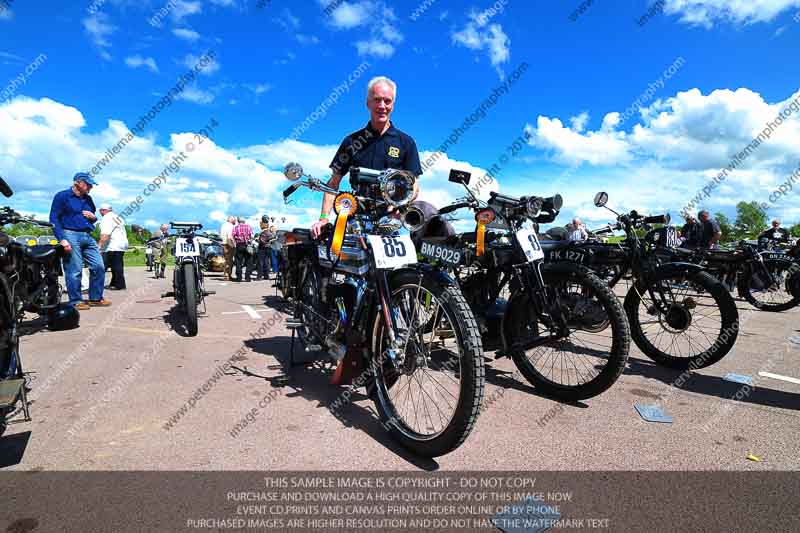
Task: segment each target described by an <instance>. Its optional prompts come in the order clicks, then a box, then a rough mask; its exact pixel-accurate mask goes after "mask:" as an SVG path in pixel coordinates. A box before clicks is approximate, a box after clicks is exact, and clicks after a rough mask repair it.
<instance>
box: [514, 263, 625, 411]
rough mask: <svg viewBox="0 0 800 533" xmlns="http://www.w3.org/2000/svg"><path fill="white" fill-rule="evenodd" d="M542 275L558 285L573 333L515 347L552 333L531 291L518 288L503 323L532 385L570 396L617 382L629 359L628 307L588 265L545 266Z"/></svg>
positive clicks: (553, 286)
mask: <svg viewBox="0 0 800 533" xmlns="http://www.w3.org/2000/svg"><path fill="white" fill-rule="evenodd" d="M542 276H543V278H544V281H545V284H546V285H547V287H548V290H555V291H558V297H559V301H560V305H561V308H562V312H563V313H565V315H566V316H567V317H568V326H569V329H570V334H569V335H568V336H567V337H566V338H562V339H558V340H555V341H552V342H550V343H548V344H544V345H541V346H537V347H535V348H532V349H530V350H527V351H524V350H523V349H521V348H513V346H514V344H515V343H520V342H525V341H526V340H530V339H533V338H536V337H538V336H539V335H546V334H548V332H547V331H543V329H545V328H543V327H542V326H543V324H542V321H541V319H540V317H537V316H536V313H535V311H534V307H533V305H532V304H531V303H530V301H529V300H528V298H529V295H528V293H527V292H517V293H515V294H514V295H512V297H511V299H510V300H509V304H508V309H509V313H510V315H509V316H508V317H507V320H508V322H507V324H506V326H505V327H504V331H505V334H506V344H507V345H508V346H509V347H512V349H511V357H512V359H513V360H514V364H515V365H516V366H517V368H518V369H519V371H520V373H521V374H522V375H523V376H524V377H525V379H527V380H528V382H529V383H530V384H531V385H533V386H534V387H535V388H536V389H538V390H540V391H542V392H544V393H545V394H547V395H549V396H552V397H555V398H558V399H561V400H564V401H570V402H575V401H579V400H586V399H589V398H593V397H595V396H598V395H599V394H602V393H603V392H605V391H606V390H608V389H609V388H610V387H611V386H612V385H613V384H614V383H616V381H617V379H619V376H620V375H621V374H622V371H623V370H624V369H625V364H626V363H627V361H628V352H629V350H630V330H629V327H628V320H627V319H626V317H625V310H624V309H623V307H622V305H621V304H620V302H619V300H618V299H617V297H616V296H615V295H614V293H613V292H612V291H611V289H610V288H609V287H608V285H607V284H606V283H605V282H603V281H602V280H600V278H598V277H597V276H595V275H594V274H591V273H590V272H588V271H586V270H585V269H578V268H573V269H570V270H569V271H563V270H555V269H550V268H547V267H545V268H543V270H542ZM601 319H602V320H601ZM556 366H558V368H556Z"/></svg>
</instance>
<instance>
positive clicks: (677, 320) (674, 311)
mask: <svg viewBox="0 0 800 533" xmlns="http://www.w3.org/2000/svg"><path fill="white" fill-rule="evenodd" d="M662 323H666V326H667V327H668V328H669V329H671V330H674V331H686V330H687V329H688V328H689V326H691V325H692V314H691V313H690V312H689V308H688V306H686V305H680V304H675V305H673V306H671V307H670V308H669V310H668V311H667V313H666V314H665V315H663V316H662Z"/></svg>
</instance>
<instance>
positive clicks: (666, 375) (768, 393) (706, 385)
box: [625, 357, 800, 411]
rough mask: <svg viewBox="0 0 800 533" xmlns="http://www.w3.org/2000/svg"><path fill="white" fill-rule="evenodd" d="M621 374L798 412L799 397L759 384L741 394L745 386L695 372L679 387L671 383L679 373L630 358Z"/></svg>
mask: <svg viewBox="0 0 800 533" xmlns="http://www.w3.org/2000/svg"><path fill="white" fill-rule="evenodd" d="M625 373H626V374H629V375H633V376H643V377H646V378H650V379H657V380H658V381H661V382H663V383H666V384H667V385H669V386H671V387H677V388H679V389H680V390H683V391H688V392H695V393H697V394H705V395H707V396H716V397H717V398H721V399H725V400H732V401H740V402H743V403H751V404H755V405H764V406H767V407H778V408H780V409H793V410H795V411H800V394H794V393H791V392H784V391H780V390H775V389H769V388H766V387H764V386H763V385H755V386H753V387H751V388H750V390H749V392H747V393H746V394H745V393H744V392H739V391H740V389H742V388H743V387H745V385H742V384H741V383H733V382H731V381H727V380H725V379H723V378H722V377H718V376H708V375H705V374H698V373H697V372H691V373H690V377H689V378H688V379H686V380H685V381H683V383H682V384H681V386H680V387H678V386H677V385H676V384H675V383H676V381H680V380H683V378H681V377H680V376H681V374H682V372H681V371H679V370H672V369H669V368H664V367H662V366H658V365H656V364H654V363H651V362H648V361H644V360H642V359H635V358H633V357H631V358H629V359H628V367H627V368H626V369H625ZM737 393H739V397H740V399H739V400H735V399H734V396H736V395H737Z"/></svg>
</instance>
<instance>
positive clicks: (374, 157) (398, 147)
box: [311, 76, 422, 238]
mask: <svg viewBox="0 0 800 533" xmlns="http://www.w3.org/2000/svg"><path fill="white" fill-rule="evenodd" d="M396 95H397V85H396V84H395V83H394V82H393V81H392V80H390V79H389V78H385V77H382V76H381V77H378V78H373V79H372V81H370V82H369V85H368V86H367V108H368V109H369V112H370V119H369V122H368V123H367V125H366V127H364V128H362V129H360V130H358V131H356V132H354V133H351V134H350V135H348V136H347V137H345V138H344V140H343V141H342V144H341V146H339V149H338V150H337V151H336V156H334V158H333V161H332V162H331V166H330V168H331V170H332V171H333V175H332V176H331V179H330V180H329V181H328V185H329V186H331V187H333V188H338V187H339V182H340V181H341V180H342V176H344V175H345V174H347V173H348V172H349V171H350V167H364V168H371V169H373V170H385V169H387V168H393V169H397V170H407V171H409V172H411V173H413V174H414V175H416V176H420V175H421V174H422V167H421V166H420V163H419V152H418V151H417V143H415V142H414V139H412V138H411V137H410V136H409V135H406V134H405V133H403V132H402V131H400V130H398V129H397V128H395V127H394V125H393V124H392V123H391V121H390V120H389V118H390V116H391V114H392V111H393V110H394V102H395V97H396ZM418 192H419V185H418V182H415V183H414V197H416V196H417V193H418ZM334 199H335V196H334V195H332V194H326V195H325V198H324V199H323V200H322V213H321V214H320V216H319V221H318V222H315V223H314V225H313V226H311V235H312V236H313V237H314V238H316V237H317V236H318V235H319V233H320V231H321V230H322V228H323V227H325V225H326V224H328V214H329V213H330V211H331V209H332V208H333V201H334Z"/></svg>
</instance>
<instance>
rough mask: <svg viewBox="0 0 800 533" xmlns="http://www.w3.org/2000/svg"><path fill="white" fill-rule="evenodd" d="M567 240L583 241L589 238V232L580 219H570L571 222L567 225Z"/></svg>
mask: <svg viewBox="0 0 800 533" xmlns="http://www.w3.org/2000/svg"><path fill="white" fill-rule="evenodd" d="M568 229H569V240H571V241H585V240H586V239H588V238H589V232H587V231H586V226H584V225H583V223H582V222H581V219H579V218H578V217H575V218H573V219H572V224H570V226H569V228H568Z"/></svg>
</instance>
